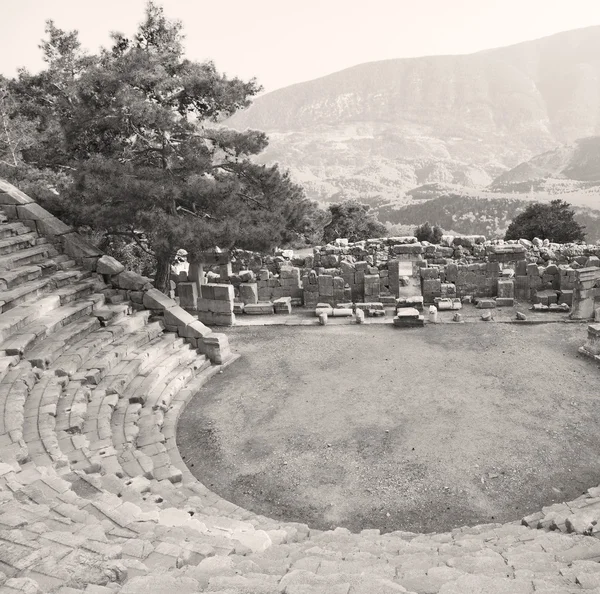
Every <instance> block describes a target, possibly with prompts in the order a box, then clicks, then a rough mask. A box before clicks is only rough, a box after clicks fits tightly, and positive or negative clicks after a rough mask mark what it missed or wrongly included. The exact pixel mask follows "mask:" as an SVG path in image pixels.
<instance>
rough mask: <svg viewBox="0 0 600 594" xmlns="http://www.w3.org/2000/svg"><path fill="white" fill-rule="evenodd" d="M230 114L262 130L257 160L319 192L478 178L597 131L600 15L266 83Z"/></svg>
mask: <svg viewBox="0 0 600 594" xmlns="http://www.w3.org/2000/svg"><path fill="white" fill-rule="evenodd" d="M227 123H228V125H231V126H232V127H235V128H238V129H240V128H241V129H245V128H248V127H250V128H258V129H262V130H264V131H265V132H267V133H268V134H269V136H270V138H271V143H270V146H269V147H268V148H267V150H266V151H265V153H264V154H263V155H262V156H261V157H260V161H261V162H279V163H280V164H281V165H283V166H284V167H286V168H289V169H290V171H291V173H292V176H293V177H294V178H295V179H296V180H298V181H300V182H302V183H304V184H305V185H306V188H307V192H308V194H309V196H310V197H312V198H314V199H317V200H319V201H321V202H323V203H327V202H330V201H332V200H338V199H343V198H359V199H362V200H364V201H366V202H371V203H373V202H374V201H378V200H394V199H395V200H400V201H402V200H403V199H404V196H405V193H406V191H408V190H410V189H411V188H413V187H415V186H418V185H422V184H424V183H434V182H446V183H463V182H464V183H465V185H467V186H470V187H484V186H487V185H489V184H490V183H491V182H492V181H493V180H494V179H496V178H497V177H498V176H500V175H501V174H502V173H503V172H505V171H508V170H510V169H512V168H514V167H515V166H517V165H519V164H520V163H522V162H524V161H527V160H529V159H531V158H532V157H534V156H535V155H537V154H540V153H543V152H544V151H548V150H552V149H553V148H555V147H556V146H558V145H560V144H564V143H566V142H573V141H574V140H576V139H577V138H581V137H585V136H592V135H600V25H595V26H590V27H586V28H584V29H576V30H571V31H564V32H561V33H557V34H555V35H551V36H546V37H542V38H539V39H537V40H532V41H525V42H521V43H518V44H513V45H510V46H506V47H501V48H492V49H487V50H481V51H479V52H476V53H472V54H459V55H449V56H426V57H422V58H418V57H411V58H396V59H389V60H383V61H376V62H365V63H363V64H358V65H356V66H352V67H349V68H346V69H344V70H341V71H338V72H335V73H332V74H329V75H326V76H324V77H319V78H317V79H313V80H311V81H306V82H301V83H296V84H294V85H291V86H288V87H284V88H282V89H277V90H275V91H272V92H270V93H266V94H265V95H262V96H260V97H258V98H257V99H256V100H255V101H254V103H253V104H252V106H250V107H249V108H248V109H246V110H244V111H242V112H238V113H237V114H236V115H234V116H233V117H232V118H230V120H228V122H227ZM365 172H367V173H365ZM461 180H462V182H461Z"/></svg>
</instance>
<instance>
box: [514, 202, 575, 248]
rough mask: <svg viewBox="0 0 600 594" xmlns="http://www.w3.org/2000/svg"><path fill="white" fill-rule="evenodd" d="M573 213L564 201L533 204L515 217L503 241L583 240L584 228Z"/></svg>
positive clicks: (563, 241) (566, 241)
mask: <svg viewBox="0 0 600 594" xmlns="http://www.w3.org/2000/svg"><path fill="white" fill-rule="evenodd" d="M574 217H575V211H574V210H573V209H572V208H571V205H570V204H569V203H568V202H565V201H564V200H559V199H557V200H552V202H550V204H542V203H540V202H534V203H533V204H530V205H529V206H528V207H527V208H526V209H525V210H524V211H523V212H522V213H521V214H519V215H517V216H516V217H515V218H514V219H513V220H512V222H511V223H510V225H509V226H508V229H507V230H506V235H505V236H504V239H529V240H532V239H534V238H535V237H537V238H539V239H549V240H550V241H552V242H556V243H570V242H574V241H584V240H585V227H584V226H583V225H580V224H579V223H578V222H577V221H576V220H575V219H574Z"/></svg>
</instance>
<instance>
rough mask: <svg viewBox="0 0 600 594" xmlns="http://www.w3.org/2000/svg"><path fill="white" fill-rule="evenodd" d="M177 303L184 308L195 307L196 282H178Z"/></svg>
mask: <svg viewBox="0 0 600 594" xmlns="http://www.w3.org/2000/svg"><path fill="white" fill-rule="evenodd" d="M177 289H178V291H179V305H180V306H181V307H183V308H184V309H196V305H197V303H198V285H197V284H196V283H193V282H192V283H179V284H178V285H177Z"/></svg>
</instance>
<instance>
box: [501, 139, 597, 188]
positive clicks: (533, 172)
mask: <svg viewBox="0 0 600 594" xmlns="http://www.w3.org/2000/svg"><path fill="white" fill-rule="evenodd" d="M549 180H553V181H556V182H559V183H560V182H561V180H570V181H573V182H581V183H579V184H564V185H570V186H574V185H578V186H580V187H591V186H597V185H600V136H592V137H589V138H582V139H579V140H576V141H575V142H573V143H569V144H564V145H561V146H559V147H557V148H555V149H554V150H551V151H547V152H545V153H542V154H541V155H537V156H535V157H533V158H532V159H530V160H529V161H526V162H525V163H521V164H520V165H517V166H516V167H514V168H513V169H511V170H509V171H506V172H505V173H503V174H502V175H500V176H499V177H497V178H496V179H495V180H494V182H493V183H492V186H491V187H492V188H502V189H506V188H509V187H511V185H512V186H522V185H525V186H526V185H527V184H528V183H532V184H536V185H539V184H540V182H541V181H545V182H546V186H547V185H548V183H547V182H548V181H549Z"/></svg>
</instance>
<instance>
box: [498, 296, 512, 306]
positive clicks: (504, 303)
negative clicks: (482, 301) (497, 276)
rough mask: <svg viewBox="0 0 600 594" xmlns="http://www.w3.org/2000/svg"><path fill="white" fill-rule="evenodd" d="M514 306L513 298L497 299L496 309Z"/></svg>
mask: <svg viewBox="0 0 600 594" xmlns="http://www.w3.org/2000/svg"><path fill="white" fill-rule="evenodd" d="M514 304H515V300H514V299H513V298H512V297H496V307H512V306H513V305H514Z"/></svg>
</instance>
